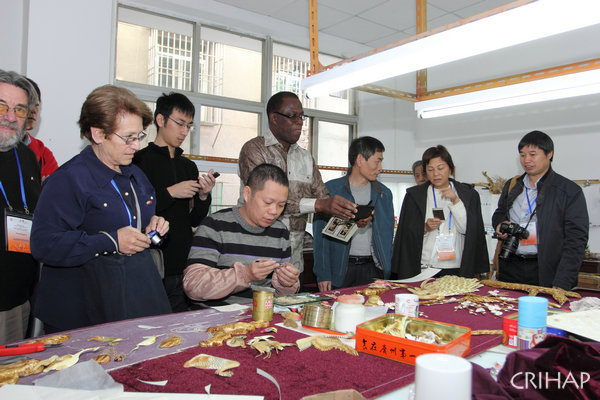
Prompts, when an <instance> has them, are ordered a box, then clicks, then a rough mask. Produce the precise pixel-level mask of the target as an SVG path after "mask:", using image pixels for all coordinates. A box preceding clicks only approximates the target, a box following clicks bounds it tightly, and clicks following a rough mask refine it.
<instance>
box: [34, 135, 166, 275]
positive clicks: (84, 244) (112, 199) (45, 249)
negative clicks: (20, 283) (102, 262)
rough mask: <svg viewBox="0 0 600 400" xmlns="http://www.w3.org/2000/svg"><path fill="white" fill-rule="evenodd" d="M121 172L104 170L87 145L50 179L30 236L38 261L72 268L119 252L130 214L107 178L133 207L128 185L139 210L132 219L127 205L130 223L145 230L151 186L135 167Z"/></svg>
mask: <svg viewBox="0 0 600 400" xmlns="http://www.w3.org/2000/svg"><path fill="white" fill-rule="evenodd" d="M120 169H121V173H120V174H119V173H118V172H117V171H115V170H113V169H111V168H109V167H108V166H106V165H105V164H104V163H103V162H102V161H100V160H99V159H98V157H96V154H95V153H94V152H93V150H92V147H91V146H88V147H86V148H85V149H83V150H82V151H81V153H80V154H78V155H77V156H75V157H73V158H72V159H71V160H70V161H68V162H67V163H65V164H64V165H63V166H62V167H61V168H60V169H59V170H58V171H56V172H55V173H54V174H52V175H50V177H48V179H47V180H46V181H45V182H44V185H43V187H42V193H41V195H40V199H39V201H38V204H37V207H36V210H35V216H34V219H33V228H32V232H31V250H32V253H33V256H34V257H35V258H36V259H38V260H39V261H41V262H43V263H45V264H49V265H52V266H62V267H72V266H78V265H82V264H84V263H85V262H87V261H89V260H91V259H92V258H94V257H98V256H101V255H103V254H109V253H114V252H116V251H117V250H118V249H117V247H116V243H118V239H117V230H118V229H120V228H123V227H125V226H128V225H129V215H128V213H127V209H126V208H125V207H126V205H125V202H124V200H123V199H122V198H121V196H120V195H119V193H118V192H117V191H116V189H115V188H114V187H113V185H112V184H111V180H114V181H115V183H116V184H117V186H118V187H119V189H120V191H121V193H122V194H123V198H124V199H125V201H127V202H128V204H130V206H131V205H132V204H133V208H135V202H134V201H132V200H133V198H132V195H133V194H132V190H131V186H130V182H131V185H132V186H133V188H134V189H135V194H136V195H137V198H138V202H139V205H140V211H141V213H140V214H141V215H139V216H135V215H134V214H135V213H132V212H131V211H132V210H131V207H130V213H131V217H132V219H133V218H134V217H135V219H133V221H132V226H134V227H135V226H137V222H136V221H137V219H138V218H141V225H140V226H141V229H142V230H144V229H145V228H146V226H147V225H148V223H149V222H150V218H151V217H152V216H153V215H154V214H155V203H156V202H155V199H154V188H153V187H152V185H151V184H150V182H149V181H148V178H146V175H144V173H143V172H142V170H141V169H139V168H138V167H136V166H135V165H126V166H123V165H122V166H120ZM102 232H105V233H102ZM109 236H110V237H109ZM111 237H112V240H111Z"/></svg>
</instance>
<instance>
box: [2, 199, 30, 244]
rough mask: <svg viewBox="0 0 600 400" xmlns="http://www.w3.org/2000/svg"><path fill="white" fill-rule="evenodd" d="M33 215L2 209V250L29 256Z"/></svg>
mask: <svg viewBox="0 0 600 400" xmlns="http://www.w3.org/2000/svg"><path fill="white" fill-rule="evenodd" d="M32 225H33V215H32V214H25V213H21V212H17V211H10V210H8V209H6V208H5V209H4V229H5V238H6V240H5V243H4V249H5V250H7V251H14V252H17V253H27V254H31V245H30V239H29V237H30V235H31V226H32Z"/></svg>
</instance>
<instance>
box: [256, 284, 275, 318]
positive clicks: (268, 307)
mask: <svg viewBox="0 0 600 400" xmlns="http://www.w3.org/2000/svg"><path fill="white" fill-rule="evenodd" d="M274 293H275V289H272V288H264V287H262V288H254V289H253V292H252V299H253V301H252V320H253V321H272V320H273V295H274Z"/></svg>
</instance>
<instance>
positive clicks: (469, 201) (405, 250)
mask: <svg viewBox="0 0 600 400" xmlns="http://www.w3.org/2000/svg"><path fill="white" fill-rule="evenodd" d="M423 169H424V170H425V172H426V173H427V180H428V182H427V183H426V184H422V185H418V186H413V187H411V188H409V189H407V190H406V196H405V197H404V202H403V203H402V211H401V212H400V219H399V221H398V229H397V231H396V238H395V239H394V254H393V257H392V272H394V273H396V274H397V276H398V278H401V279H402V278H411V277H413V276H415V275H418V274H419V273H420V272H421V268H422V267H424V266H428V267H435V268H440V269H441V272H440V273H438V276H441V275H459V276H462V277H468V278H472V277H474V276H475V275H476V274H480V273H484V272H489V270H490V262H489V258H488V254H487V246H486V241H485V230H484V228H483V218H482V216H481V202H480V200H479V194H478V193H477V191H476V190H475V189H473V187H472V186H471V185H467V184H465V183H460V182H457V181H455V180H454V179H452V178H450V176H451V175H454V163H453V161H452V157H451V156H450V153H449V152H448V150H446V148H445V147H444V146H442V145H438V146H436V147H430V148H429V149H427V150H425V152H424V153H423Z"/></svg>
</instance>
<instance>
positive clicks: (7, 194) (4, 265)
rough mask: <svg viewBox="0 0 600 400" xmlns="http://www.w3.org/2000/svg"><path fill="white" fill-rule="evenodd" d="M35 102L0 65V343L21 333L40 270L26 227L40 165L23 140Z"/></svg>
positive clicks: (36, 193)
mask: <svg viewBox="0 0 600 400" xmlns="http://www.w3.org/2000/svg"><path fill="white" fill-rule="evenodd" d="M37 101H38V100H37V94H36V93H35V90H34V89H33V86H31V84H30V83H29V82H28V81H27V79H26V78H25V77H24V76H21V75H19V74H17V73H15V72H12V71H11V72H7V71H3V70H0V188H1V189H2V190H0V211H2V212H3V214H4V215H2V224H0V246H1V247H0V259H1V260H2V261H1V262H0V276H1V277H2V278H1V279H0V345H3V344H5V343H10V342H14V341H17V340H21V339H23V338H24V337H25V333H26V331H27V322H28V320H29V314H30V304H29V299H30V297H31V294H32V292H33V287H34V284H35V282H36V281H37V277H38V274H39V271H38V269H39V266H38V263H37V262H36V261H35V260H34V259H33V256H32V255H31V250H30V245H29V231H30V230H31V223H32V218H33V212H34V210H35V207H36V204H37V201H38V198H39V196H40V186H41V176H40V166H39V165H38V163H37V160H36V158H35V154H34V153H33V151H31V150H30V149H29V148H28V147H27V146H25V145H24V144H23V143H21V142H22V140H23V137H24V136H25V134H26V132H25V124H26V123H27V117H28V115H29V113H31V110H32V109H33V107H35V105H36V103H37ZM7 235H8V237H6V236H7Z"/></svg>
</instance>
